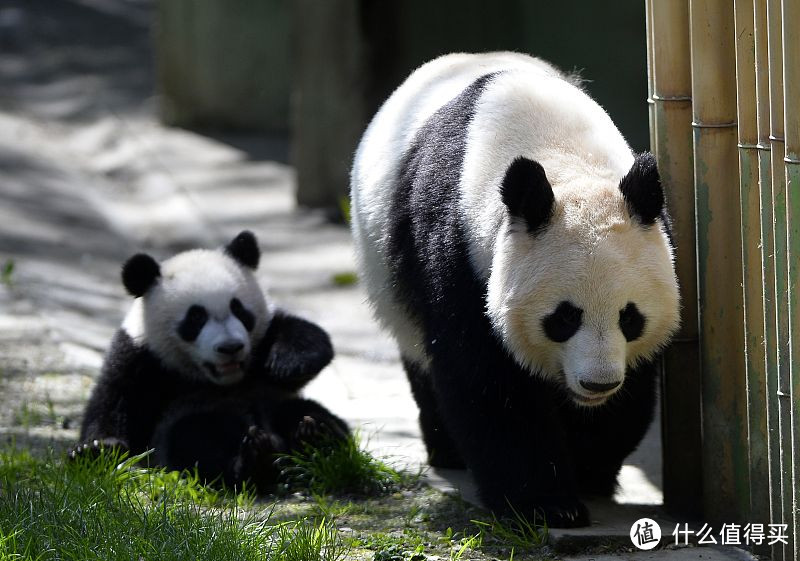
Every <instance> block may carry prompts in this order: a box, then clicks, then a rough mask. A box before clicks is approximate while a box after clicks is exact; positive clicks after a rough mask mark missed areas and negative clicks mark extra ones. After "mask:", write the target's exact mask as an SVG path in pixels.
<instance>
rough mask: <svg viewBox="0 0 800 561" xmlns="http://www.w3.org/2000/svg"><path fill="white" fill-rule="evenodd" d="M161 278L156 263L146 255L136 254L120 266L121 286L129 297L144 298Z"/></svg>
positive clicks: (159, 268) (159, 269)
mask: <svg viewBox="0 0 800 561" xmlns="http://www.w3.org/2000/svg"><path fill="white" fill-rule="evenodd" d="M160 276H161V267H160V266H159V265H158V262H157V261H156V260H155V259H153V258H152V257H150V256H149V255H147V254H146V253H137V254H136V255H134V256H133V257H131V258H130V259H128V260H127V261H126V262H125V264H124V265H123V266H122V284H123V285H124V286H125V290H127V291H128V293H129V294H130V295H131V296H136V297H137V298H138V297H139V296H144V293H145V292H147V291H148V290H150V287H151V286H153V285H154V284H155V282H156V281H157V280H158V278H159V277H160Z"/></svg>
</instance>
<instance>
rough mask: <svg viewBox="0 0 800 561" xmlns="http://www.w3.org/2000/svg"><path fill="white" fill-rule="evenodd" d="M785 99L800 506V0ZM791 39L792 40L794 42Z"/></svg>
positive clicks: (786, 65) (786, 26)
mask: <svg viewBox="0 0 800 561" xmlns="http://www.w3.org/2000/svg"><path fill="white" fill-rule="evenodd" d="M781 19H782V22H783V99H784V133H785V139H786V147H785V157H784V165H785V168H786V212H787V215H786V222H787V225H788V231H787V244H788V253H787V256H788V275H789V282H788V291H789V357H790V364H791V369H790V380H791V396H792V398H791V400H790V405H791V417H792V458H791V460H792V462H791V463H792V487H791V488H792V503H793V504H794V505H798V504H800V502H798V501H800V490H798V485H800V410H798V407H800V404H798V397H799V396H800V109H798V107H797V105H798V102H799V101H800V41H798V40H797V33H798V32H800V1H798V0H783V14H782V18H781ZM790 38H791V39H790ZM796 508H797V507H795V510H794V511H793V519H792V520H785V522H786V523H788V524H790V525H791V527H792V534H793V541H794V548H793V556H794V559H798V558H799V557H800V543H799V542H800V520H799V518H800V517H798V513H797V510H796Z"/></svg>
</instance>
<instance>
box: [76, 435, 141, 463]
mask: <svg viewBox="0 0 800 561" xmlns="http://www.w3.org/2000/svg"><path fill="white" fill-rule="evenodd" d="M128 450H129V447H128V443H127V442H125V441H124V440H121V439H119V438H114V437H108V438H100V439H94V440H91V441H89V442H81V443H80V444H78V445H77V446H75V447H74V448H72V449H71V450H69V451H68V452H67V459H68V460H70V461H75V460H78V459H80V458H89V459H94V458H98V457H99V456H100V454H102V453H103V452H104V451H105V452H114V453H117V454H123V453H124V452H127V451H128Z"/></svg>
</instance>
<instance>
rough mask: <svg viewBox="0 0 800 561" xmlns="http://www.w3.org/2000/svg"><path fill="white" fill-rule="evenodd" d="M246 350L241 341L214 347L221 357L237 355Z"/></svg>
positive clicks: (228, 342)
mask: <svg viewBox="0 0 800 561" xmlns="http://www.w3.org/2000/svg"><path fill="white" fill-rule="evenodd" d="M243 348H244V343H242V342H241V341H226V342H225V343H220V344H219V345H217V346H215V347H214V350H215V351H217V352H218V353H219V354H221V355H235V354H236V353H238V352H239V351H241V350H242V349H243Z"/></svg>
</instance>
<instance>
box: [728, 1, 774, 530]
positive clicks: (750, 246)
mask: <svg viewBox="0 0 800 561" xmlns="http://www.w3.org/2000/svg"><path fill="white" fill-rule="evenodd" d="M734 14H735V19H736V90H737V100H738V102H737V121H738V131H739V201H740V205H741V213H742V266H743V270H742V276H743V286H742V291H743V292H742V293H743V299H744V330H745V333H744V335H745V369H746V374H747V421H748V442H749V462H750V465H749V469H750V481H751V482H753V483H752V484H751V486H750V515H749V517H748V518H749V519H750V520H768V519H769V485H765V484H764V483H765V482H768V481H769V463H768V456H767V396H766V378H765V376H764V362H765V348H764V302H763V284H762V278H761V274H762V270H761V214H760V213H761V200H760V197H759V191H758V125H757V119H756V69H755V35H754V29H753V27H754V21H753V19H754V6H753V0H735V3H734Z"/></svg>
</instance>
